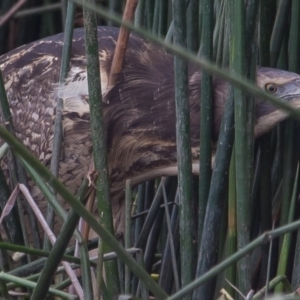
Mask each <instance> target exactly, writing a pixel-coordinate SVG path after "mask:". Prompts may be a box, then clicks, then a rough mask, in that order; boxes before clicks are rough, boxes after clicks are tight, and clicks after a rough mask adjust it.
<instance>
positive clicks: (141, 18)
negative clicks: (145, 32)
mask: <svg viewBox="0 0 300 300" xmlns="http://www.w3.org/2000/svg"><path fill="white" fill-rule="evenodd" d="M145 7H146V0H139V2H138V5H137V8H136V11H135V18H134V25H135V26H136V27H143V26H144V24H145Z"/></svg>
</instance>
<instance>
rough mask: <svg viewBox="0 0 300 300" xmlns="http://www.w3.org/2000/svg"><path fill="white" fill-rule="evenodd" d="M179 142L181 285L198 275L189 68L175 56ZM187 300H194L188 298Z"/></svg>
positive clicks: (177, 5) (178, 24)
mask: <svg viewBox="0 0 300 300" xmlns="http://www.w3.org/2000/svg"><path fill="white" fill-rule="evenodd" d="M185 7H186V5H185V1H181V0H174V1H173V18H174V34H173V38H174V44H175V45H180V46H181V47H184V48H185V47H186V15H185ZM174 73H175V74H174V75H175V106H176V140H177V162H178V192H179V215H180V217H179V223H180V225H179V228H180V257H181V286H185V285H187V284H188V283H190V282H191V281H192V279H193V275H194V267H195V266H194V264H193V258H194V256H195V247H193V241H192V240H193V236H192V219H191V216H192V202H191V200H192V166H191V162H192V159H191V141H190V119H189V118H190V106H189V96H188V66H187V62H186V61H185V60H183V59H182V58H180V57H178V56H175V57H174ZM184 299H191V298H190V297H186V298H184Z"/></svg>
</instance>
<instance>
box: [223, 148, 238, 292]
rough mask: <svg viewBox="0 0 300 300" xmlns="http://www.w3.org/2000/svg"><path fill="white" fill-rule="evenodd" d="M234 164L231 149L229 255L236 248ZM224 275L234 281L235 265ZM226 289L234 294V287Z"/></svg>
mask: <svg viewBox="0 0 300 300" xmlns="http://www.w3.org/2000/svg"><path fill="white" fill-rule="evenodd" d="M235 169H236V166H235V150H234V148H233V150H232V156H231V162H230V169H229V190H228V229H227V241H226V256H225V257H229V256H230V255H232V254H233V253H235V252H236V250H237V245H236V244H237V243H236V239H237V222H236V171H235ZM224 277H225V278H226V279H227V280H228V281H229V282H230V283H232V284H235V282H236V267H235V265H232V266H230V267H229V268H228V269H227V270H226V271H225V274H224ZM226 291H227V292H228V293H229V294H230V295H234V289H233V288H232V287H231V286H229V285H226Z"/></svg>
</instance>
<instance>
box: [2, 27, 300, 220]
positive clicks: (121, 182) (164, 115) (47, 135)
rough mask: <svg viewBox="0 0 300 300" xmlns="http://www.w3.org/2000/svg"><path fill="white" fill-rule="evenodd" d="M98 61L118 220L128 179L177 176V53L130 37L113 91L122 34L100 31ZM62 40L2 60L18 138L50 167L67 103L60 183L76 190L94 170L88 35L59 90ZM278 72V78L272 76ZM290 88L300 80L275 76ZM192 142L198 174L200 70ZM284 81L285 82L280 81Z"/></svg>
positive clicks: (77, 42)
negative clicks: (59, 107)
mask: <svg viewBox="0 0 300 300" xmlns="http://www.w3.org/2000/svg"><path fill="white" fill-rule="evenodd" d="M98 34H99V49H100V50H99V57H100V59H101V64H100V73H101V86H102V93H103V94H104V95H105V101H104V116H105V122H106V130H107V141H103V142H107V145H108V161H109V172H110V178H111V193H112V195H113V199H114V202H113V207H114V212H115V214H116V218H121V217H122V207H123V202H122V201H121V202H119V199H120V197H121V195H122V192H123V189H124V187H125V180H126V179H127V178H131V179H132V183H133V185H136V184H138V183H140V182H142V181H145V180H149V179H151V178H154V177H156V176H161V175H176V174H177V171H178V170H177V164H176V134H175V104H174V82H173V58H172V56H171V55H170V54H168V53H167V52H165V51H164V50H162V49H161V48H157V47H156V46H154V45H152V44H150V43H147V42H146V41H145V40H143V39H141V38H139V37H137V36H135V35H131V38H130V40H129V48H128V49H127V52H126V59H125V65H124V69H123V71H122V74H121V76H120V78H119V80H118V82H117V85H116V86H115V87H113V88H112V89H110V90H107V78H108V73H109V69H110V63H111V59H112V54H113V51H114V47H115V44H116V39H117V34H118V30H117V29H113V28H105V27H102V28H99V30H98ZM62 41H63V39H62V35H56V36H53V37H50V38H47V39H44V40H41V41H38V42H35V43H32V44H29V45H25V46H23V47H21V48H19V49H16V50H14V51H12V52H10V53H9V54H8V55H4V56H2V57H0V68H1V70H2V71H3V75H4V82H5V88H6V91H7V95H8V98H9V101H10V105H11V111H12V114H13V117H14V123H15V128H16V134H17V136H18V138H19V139H20V140H21V141H23V143H24V144H25V145H26V146H27V147H28V148H29V149H30V150H31V151H33V153H34V154H35V155H36V156H37V157H38V158H39V159H40V160H41V161H42V163H44V164H45V165H49V161H50V158H51V151H52V139H53V123H54V117H55V105H56V99H57V96H59V97H62V99H63V103H64V111H63V119H64V121H63V122H64V123H63V129H64V141H63V146H62V151H61V162H60V174H59V176H60V179H61V180H62V182H63V183H65V185H66V186H67V188H69V189H70V191H71V192H73V193H75V192H76V191H77V189H78V187H79V185H80V184H81V181H82V179H83V177H84V176H85V175H86V174H87V172H88V167H89V165H90V161H91V153H92V145H91V136H90V127H89V126H90V125H89V104H88V88H87V74H86V60H85V55H84V40H83V30H82V29H79V30H75V31H74V38H73V50H72V57H71V62H70V71H69V73H68V77H67V79H66V81H65V84H64V85H63V86H61V87H59V86H58V78H59V67H60V55H61V50H62V45H63V42H62ZM272 72H273V73H272ZM272 74H273V75H274V70H273V71H272V70H270V69H264V70H262V69H261V70H260V71H259V73H258V84H259V85H260V86H261V87H262V88H264V85H265V83H267V82H269V80H270V77H272V76H271V75H272ZM277 74H278V75H279V77H281V78H280V80H279V81H280V82H281V83H282V84H285V83H287V82H289V81H291V80H295V79H297V78H298V77H299V76H298V75H296V74H293V73H286V72H284V71H280V72H275V75H276V76H277ZM189 78H190V79H189V90H190V94H189V96H190V108H191V112H190V117H191V133H192V134H191V143H192V157H193V172H194V173H195V174H197V173H198V172H199V164H198V159H199V147H198V145H199V113H200V108H199V97H200V80H201V71H200V70H199V68H197V67H194V66H191V65H190V66H189ZM277 82H278V80H277ZM213 85H214V119H213V133H214V142H215V141H216V138H217V136H218V131H219V126H220V121H221V116H222V113H223V110H224V103H225V99H226V95H227V90H228V85H227V84H226V83H224V82H223V81H220V80H218V79H216V78H215V79H214V81H213ZM260 105H261V106H262V107H263V108H264V109H265V111H266V113H265V114H263V116H264V117H266V114H267V115H268V116H272V114H273V117H274V116H276V120H275V119H272V120H273V125H275V124H276V123H277V122H278V120H281V119H283V118H285V117H286V115H285V114H284V113H283V112H281V111H278V110H276V109H274V108H273V107H272V106H270V105H269V104H260ZM264 120H265V118H260V116H258V119H257V126H256V133H257V135H261V134H262V133H263V132H264V131H266V130H269V129H270V128H271V127H272V126H271V127H270V124H269V123H268V128H267V125H266V124H264ZM33 196H34V197H35V199H36V201H37V202H38V203H39V205H40V206H41V207H43V208H42V210H44V209H45V207H46V202H45V201H44V198H43V196H42V195H41V193H40V191H39V190H38V189H37V188H36V187H33Z"/></svg>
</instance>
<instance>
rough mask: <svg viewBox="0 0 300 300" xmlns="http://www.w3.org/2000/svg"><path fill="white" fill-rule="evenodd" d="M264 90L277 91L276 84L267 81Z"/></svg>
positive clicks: (271, 92)
mask: <svg viewBox="0 0 300 300" xmlns="http://www.w3.org/2000/svg"><path fill="white" fill-rule="evenodd" d="M265 90H266V91H267V92H269V93H270V94H274V93H276V91H277V86H276V85H275V84H273V83H267V84H266V85H265Z"/></svg>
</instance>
